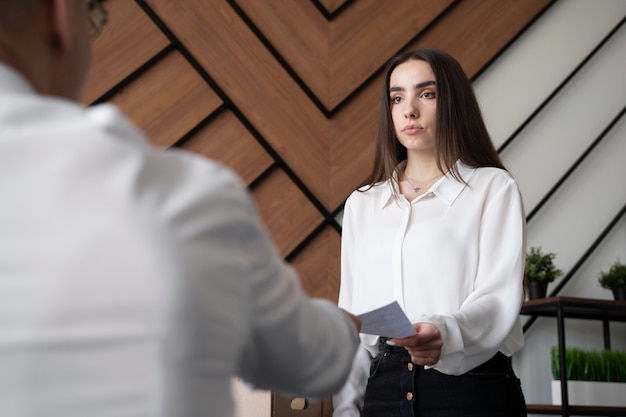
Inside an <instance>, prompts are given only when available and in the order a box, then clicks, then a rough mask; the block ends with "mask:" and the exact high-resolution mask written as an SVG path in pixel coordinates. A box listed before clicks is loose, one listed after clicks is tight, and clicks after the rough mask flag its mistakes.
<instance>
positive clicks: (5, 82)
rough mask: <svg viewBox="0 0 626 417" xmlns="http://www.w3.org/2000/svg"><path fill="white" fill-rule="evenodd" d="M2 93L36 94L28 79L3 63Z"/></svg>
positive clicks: (0, 84) (0, 77) (0, 67)
mask: <svg viewBox="0 0 626 417" xmlns="http://www.w3.org/2000/svg"><path fill="white" fill-rule="evenodd" d="M0 91H14V92H17V93H34V89H33V87H32V86H31V84H30V83H29V82H28V80H27V79H26V77H24V76H23V75H22V74H20V73H19V72H18V71H17V70H15V69H13V68H12V67H10V66H9V65H7V64H5V63H4V62H2V61H0Z"/></svg>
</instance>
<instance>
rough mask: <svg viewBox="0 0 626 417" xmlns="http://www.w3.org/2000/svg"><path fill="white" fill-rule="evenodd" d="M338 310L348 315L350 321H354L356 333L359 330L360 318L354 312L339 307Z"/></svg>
mask: <svg viewBox="0 0 626 417" xmlns="http://www.w3.org/2000/svg"><path fill="white" fill-rule="evenodd" d="M340 310H341V311H342V312H343V314H345V315H346V316H348V318H349V319H350V320H352V322H353V323H354V327H356V331H357V333H358V332H360V331H361V319H360V318H358V317H357V316H355V315H354V314H352V313H349V312H347V311H346V310H344V309H343V308H340Z"/></svg>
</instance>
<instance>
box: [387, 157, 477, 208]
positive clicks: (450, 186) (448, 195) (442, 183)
mask: <svg viewBox="0 0 626 417" xmlns="http://www.w3.org/2000/svg"><path fill="white" fill-rule="evenodd" d="M405 163H406V162H404V161H403V162H401V163H400V165H398V167H399V168H401V165H402V164H405ZM456 168H457V170H458V172H459V176H460V177H461V178H462V179H463V180H464V181H465V182H466V183H467V182H469V180H470V178H471V177H472V175H473V174H474V171H476V168H473V167H470V166H467V165H464V164H462V163H461V162H460V161H457V163H456ZM397 180H398V174H397V170H396V172H394V174H393V179H390V180H387V181H385V182H384V183H382V184H381V185H382V187H383V189H382V193H381V199H380V206H381V208H384V207H386V206H387V205H389V204H390V203H392V202H393V201H395V200H396V199H397V198H399V197H400V192H399V190H398V188H397V184H398V181H397ZM466 186H467V185H466V184H465V183H463V182H461V181H459V180H457V179H456V178H454V177H453V176H452V173H450V172H448V173H446V175H445V177H444V178H443V179H441V180H439V181H438V182H437V184H436V186H435V188H433V189H432V193H433V194H435V196H437V197H438V198H439V199H440V200H442V201H443V202H445V203H446V204H447V205H448V206H451V205H452V204H453V203H454V201H455V200H456V199H457V197H458V196H459V195H460V194H461V191H463V189H464V188H465V187H466Z"/></svg>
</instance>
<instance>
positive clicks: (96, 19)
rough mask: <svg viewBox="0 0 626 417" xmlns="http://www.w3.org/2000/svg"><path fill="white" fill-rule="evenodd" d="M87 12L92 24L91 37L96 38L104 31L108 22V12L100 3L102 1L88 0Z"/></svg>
mask: <svg viewBox="0 0 626 417" xmlns="http://www.w3.org/2000/svg"><path fill="white" fill-rule="evenodd" d="M87 10H88V12H89V23H91V36H92V37H94V38H95V37H96V36H98V35H99V34H100V32H101V31H102V27H103V26H104V24H105V23H106V22H107V17H108V14H107V11H106V10H105V9H104V7H103V6H102V3H100V0H87Z"/></svg>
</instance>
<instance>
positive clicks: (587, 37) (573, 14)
mask: <svg viewBox="0 0 626 417" xmlns="http://www.w3.org/2000/svg"><path fill="white" fill-rule="evenodd" d="M624 15H626V1H624V0H602V1H588V0H561V1H558V2H557V3H555V4H554V5H553V6H552V7H550V8H549V9H548V10H547V12H546V13H544V15H543V16H542V17H541V18H539V19H538V20H537V22H535V24H534V25H533V26H532V29H531V30H528V31H526V32H525V33H524V34H523V35H522V36H520V38H519V39H518V40H517V41H516V42H515V43H514V44H513V45H511V47H509V49H508V50H507V51H506V52H505V53H504V54H502V56H501V57H500V58H498V59H497V61H496V62H494V63H493V64H492V65H491V66H490V67H489V68H488V69H487V70H486V71H485V72H484V73H483V74H482V75H481V76H480V77H479V78H478V79H477V80H476V81H475V82H474V87H475V89H476V93H477V95H478V97H479V100H480V102H481V106H482V108H483V112H484V115H485V120H486V122H487V127H488V128H489V131H490V133H491V135H492V137H493V140H494V142H495V143H496V146H499V145H501V144H502V143H503V142H504V141H506V139H507V138H508V137H509V136H510V135H511V134H512V133H513V132H514V131H515V130H516V129H517V128H518V127H519V126H520V125H521V124H522V123H523V121H524V120H525V119H526V118H527V117H528V116H529V115H530V114H531V113H532V112H533V111H534V110H535V109H536V108H537V107H538V106H539V105H540V104H541V102H542V101H543V100H544V99H545V98H546V96H548V95H549V94H550V93H551V92H552V91H553V90H554V89H555V88H556V87H557V86H558V85H559V84H560V83H561V81H562V80H563V79H564V78H565V77H566V76H567V75H568V74H569V73H570V72H571V71H572V70H573V69H574V68H575V67H576V66H577V65H578V64H579V63H580V62H581V61H582V60H583V59H584V58H585V56H586V55H587V54H588V53H589V52H590V51H591V50H593V48H594V47H595V46H596V45H597V44H598V43H599V42H600V41H601V40H602V38H604V36H606V34H607V33H608V32H609V31H610V30H611V28H613V27H614V26H615V25H616V24H617V23H618V22H619V21H620V20H621V18H622V17H623V16H624Z"/></svg>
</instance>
